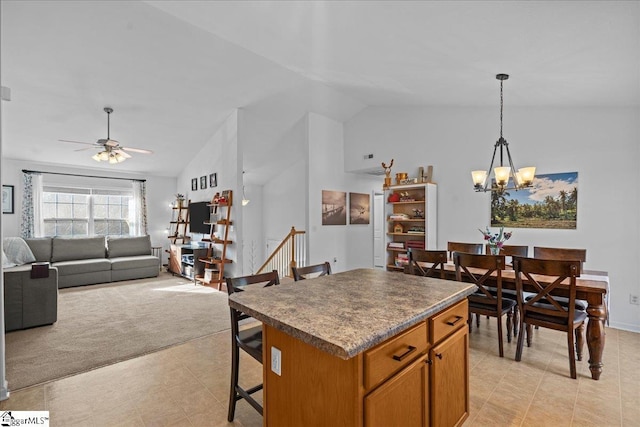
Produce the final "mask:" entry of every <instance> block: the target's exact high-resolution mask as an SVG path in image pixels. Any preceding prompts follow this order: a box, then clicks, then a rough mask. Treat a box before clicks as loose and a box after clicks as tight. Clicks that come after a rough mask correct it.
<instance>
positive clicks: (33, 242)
mask: <svg viewBox="0 0 640 427" xmlns="http://www.w3.org/2000/svg"><path fill="white" fill-rule="evenodd" d="M51 240H52V239H51V237H42V238H37V239H24V241H25V242H27V245H29V247H30V248H31V252H33V256H35V257H36V261H38V262H49V261H51Z"/></svg>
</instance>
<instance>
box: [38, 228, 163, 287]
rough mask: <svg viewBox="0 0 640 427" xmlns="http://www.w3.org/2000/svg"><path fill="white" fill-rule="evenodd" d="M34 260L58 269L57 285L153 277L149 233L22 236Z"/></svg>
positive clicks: (156, 270)
mask: <svg viewBox="0 0 640 427" xmlns="http://www.w3.org/2000/svg"><path fill="white" fill-rule="evenodd" d="M25 241H26V242H27V245H29V247H30V248H31V251H32V252H33V255H34V256H35V257H36V261H47V262H50V263H51V265H52V266H53V267H56V268H57V269H58V288H60V289H61V288H68V287H71V286H82V285H92V284H96V283H108V282H115V281H119V280H131V279H142V278H145V277H156V276H157V275H158V274H159V272H160V259H159V258H158V257H155V256H153V255H151V240H150V239H149V236H142V237H118V238H112V237H108V238H107V239H106V240H105V238H104V237H86V238H79V239H67V238H60V237H53V238H40V239H25Z"/></svg>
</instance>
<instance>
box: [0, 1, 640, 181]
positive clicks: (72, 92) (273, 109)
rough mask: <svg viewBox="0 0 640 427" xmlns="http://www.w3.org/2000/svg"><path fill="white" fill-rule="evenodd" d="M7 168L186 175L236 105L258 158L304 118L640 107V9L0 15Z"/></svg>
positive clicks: (353, 6) (112, 7) (534, 5)
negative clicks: (125, 155)
mask: <svg viewBox="0 0 640 427" xmlns="http://www.w3.org/2000/svg"><path fill="white" fill-rule="evenodd" d="M1 7H2V9H1V11H2V16H1V19H2V21H1V24H2V27H1V31H2V33H1V36H2V39H1V43H2V44H1V48H2V51H1V53H0V54H1V58H0V59H1V69H0V71H1V75H0V77H1V83H2V85H3V86H7V87H9V88H11V91H12V100H11V102H10V103H9V104H5V108H4V109H3V155H4V156H5V157H6V158H12V159H24V160H33V161H38V162H46V163H54V164H68V165H74V166H78V167H104V168H110V169H113V168H114V166H111V165H105V164H97V163H95V162H94V161H93V160H91V158H90V155H89V152H87V151H74V150H76V149H78V148H83V147H82V146H79V145H77V144H70V143H63V142H58V140H59V139H69V140H78V141H87V142H94V141H96V140H98V139H100V138H105V137H106V114H105V113H104V112H103V110H102V109H103V107H104V106H111V107H113V108H114V110H115V111H114V113H113V114H112V116H111V137H112V138H113V139H116V140H118V141H120V143H121V144H122V145H124V146H125V147H126V146H131V147H138V148H147V149H151V150H153V151H154V154H153V155H142V154H135V153H134V157H133V159H130V160H128V161H126V162H124V163H121V164H118V165H117V166H115V167H116V168H118V169H119V170H123V171H136V172H143V173H151V174H156V175H166V176H175V175H176V174H178V173H179V172H180V171H181V170H182V169H183V168H184V167H185V165H186V163H187V162H188V161H189V160H190V159H191V157H192V156H193V153H196V152H197V151H198V150H199V149H200V148H201V147H202V146H203V144H204V143H205V142H206V141H207V139H208V138H209V137H210V136H211V135H212V134H213V133H214V132H215V130H216V129H217V127H218V126H219V125H220V123H222V121H223V120H224V119H225V118H226V117H227V116H228V115H229V114H230V113H231V111H233V109H234V108H244V109H245V110H246V111H247V112H248V113H249V114H250V116H251V117H253V118H254V119H255V121H254V124H255V126H254V128H253V129H252V132H251V134H250V135H249V138H248V139H249V144H248V146H246V147H245V163H246V164H248V165H251V164H252V163H257V162H259V161H260V155H259V153H264V152H266V151H268V147H269V144H275V143H276V142H277V141H278V138H279V137H280V136H282V135H283V134H284V133H285V132H286V131H287V130H288V129H289V128H290V126H292V125H293V124H294V123H295V122H296V121H297V120H298V119H299V118H300V117H301V115H303V114H304V112H305V111H316V112H319V113H321V114H325V115H327V116H329V117H332V118H334V119H336V120H341V121H345V120H348V119H349V118H350V117H352V116H353V115H355V114H357V113H358V112H359V111H361V110H362V109H363V108H366V107H367V106H369V105H385V106H392V105H398V106H413V105H449V106H451V105H453V106H496V108H497V105H498V99H497V87H498V83H497V82H496V80H495V74H496V73H508V74H510V75H511V78H510V79H509V80H508V81H507V83H505V84H506V85H508V86H506V87H508V96H509V98H508V105H522V106H566V107H584V106H598V107H619V106H635V107H637V106H640V2H635V1H634V2H628V1H622V2H615V1H602V2H597V1H589V2H582V1H567V2H563V1H555V2H548V1H543V2H538V1H527V2H516V1H513V2H511V1H469V2H465V1H451V2H445V1H440V2H418V1H410V2H403V1H389V2H386V1H344V2H334V1H328V2H320V1H316V2H307V1H288V2H277V1H274V2H270V1H254V2H252V1H243V2H234V1H197V2H196V1H193V2H192V1H165V0H163V1H146V2H140V1H117V2H114V1H90V2H79V1H42V2H38V1H26V2H25V1H11V0H3V1H2V3H1Z"/></svg>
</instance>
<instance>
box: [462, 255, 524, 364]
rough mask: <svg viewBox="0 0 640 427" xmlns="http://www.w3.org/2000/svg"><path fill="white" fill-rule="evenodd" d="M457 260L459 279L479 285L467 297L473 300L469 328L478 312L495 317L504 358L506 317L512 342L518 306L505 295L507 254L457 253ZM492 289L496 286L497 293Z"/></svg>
mask: <svg viewBox="0 0 640 427" xmlns="http://www.w3.org/2000/svg"><path fill="white" fill-rule="evenodd" d="M481 247H482V246H481ZM453 262H454V263H455V266H456V280H457V281H459V282H462V281H467V282H471V283H474V284H475V285H476V286H477V287H478V289H477V290H476V292H475V293H473V294H471V295H469V296H468V297H467V299H468V301H469V330H470V331H471V328H472V326H471V325H472V323H473V322H472V321H471V314H472V313H475V314H476V316H477V315H482V316H491V317H495V318H496V319H497V322H498V350H499V354H500V357H504V350H503V345H502V316H504V315H505V314H506V315H507V342H511V314H512V312H513V308H514V307H515V306H516V302H515V301H513V300H510V299H503V298H502V271H503V270H504V268H505V262H504V255H478V254H469V253H464V252H454V253H453ZM470 269H472V270H474V271H471V270H470ZM489 279H490V280H489ZM489 288H494V289H495V294H494V293H492V292H491V290H490V289H489Z"/></svg>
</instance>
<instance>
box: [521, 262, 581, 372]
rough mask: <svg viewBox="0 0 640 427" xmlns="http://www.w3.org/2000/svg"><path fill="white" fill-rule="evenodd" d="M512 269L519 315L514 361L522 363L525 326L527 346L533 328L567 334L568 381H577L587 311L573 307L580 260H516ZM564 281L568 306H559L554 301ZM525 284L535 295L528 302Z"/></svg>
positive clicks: (556, 301) (529, 342)
mask: <svg viewBox="0 0 640 427" xmlns="http://www.w3.org/2000/svg"><path fill="white" fill-rule="evenodd" d="M513 266H514V270H515V273H516V290H517V291H518V306H519V307H520V312H521V314H522V321H521V323H520V336H519V337H518V345H517V348H516V361H518V362H519V361H520V360H522V347H523V345H524V334H525V330H524V329H525V325H526V333H527V347H530V346H531V326H532V325H536V326H540V327H543V328H549V329H555V330H557V331H563V332H566V334H567V345H568V347H569V369H570V373H571V378H573V379H575V378H577V374H576V353H577V357H578V360H582V347H583V344H584V327H585V320H586V319H587V313H586V312H584V311H581V310H577V309H575V308H574V307H575V299H576V277H578V276H579V271H580V261H578V260H573V261H564V260H544V259H536V258H518V257H515V258H514V259H513ZM565 280H568V282H569V283H568V285H569V298H568V299H569V304H567V305H563V304H560V303H559V302H558V300H557V292H558V288H559V286H560V284H561V283H562V282H563V281H565ZM524 282H526V283H527V284H528V285H529V289H528V290H529V291H531V290H533V292H534V296H533V297H532V298H529V299H528V300H527V299H525V298H524V295H523V292H524ZM574 334H575V341H574Z"/></svg>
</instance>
